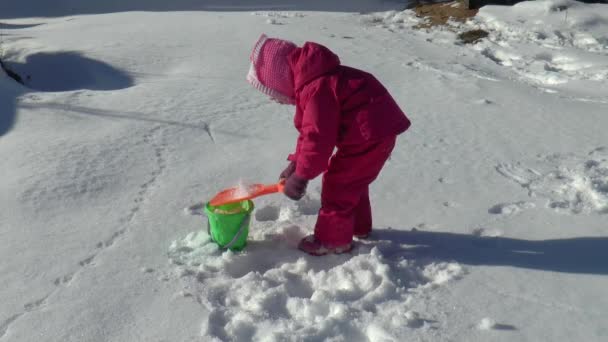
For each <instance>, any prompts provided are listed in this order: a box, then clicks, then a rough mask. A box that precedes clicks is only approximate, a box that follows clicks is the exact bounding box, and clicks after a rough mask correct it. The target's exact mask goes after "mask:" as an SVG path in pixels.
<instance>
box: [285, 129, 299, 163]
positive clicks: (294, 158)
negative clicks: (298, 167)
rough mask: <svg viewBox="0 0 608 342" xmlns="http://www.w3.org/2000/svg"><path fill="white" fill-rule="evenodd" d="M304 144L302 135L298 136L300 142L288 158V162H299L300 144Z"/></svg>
mask: <svg viewBox="0 0 608 342" xmlns="http://www.w3.org/2000/svg"><path fill="white" fill-rule="evenodd" d="M301 143H302V135H301V134H300V135H299V136H298V142H297V143H296V150H295V151H294V152H293V153H292V154H290V155H289V156H288V157H287V160H289V161H292V162H297V161H298V151H300V144H301Z"/></svg>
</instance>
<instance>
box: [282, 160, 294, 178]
mask: <svg viewBox="0 0 608 342" xmlns="http://www.w3.org/2000/svg"><path fill="white" fill-rule="evenodd" d="M295 171H296V163H295V162H291V163H289V165H287V167H286V168H285V170H283V172H281V175H280V176H279V179H287V178H289V176H291V175H292V174H293V173H294V172H295Z"/></svg>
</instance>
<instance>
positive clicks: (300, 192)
mask: <svg viewBox="0 0 608 342" xmlns="http://www.w3.org/2000/svg"><path fill="white" fill-rule="evenodd" d="M307 186H308V180H306V179H304V178H300V177H298V176H297V175H296V174H295V173H292V174H291V176H289V178H287V181H286V182H285V188H284V189H283V193H284V194H285V196H287V197H289V198H291V199H292V200H294V201H298V200H300V199H301V198H302V197H303V196H304V194H305V193H306V187H307Z"/></svg>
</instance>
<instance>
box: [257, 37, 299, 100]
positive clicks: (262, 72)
mask: <svg viewBox="0 0 608 342" xmlns="http://www.w3.org/2000/svg"><path fill="white" fill-rule="evenodd" d="M296 48H297V46H296V45H295V44H294V43H292V42H290V41H287V40H282V39H275V38H268V37H267V36H266V35H265V34H263V35H262V36H261V37H260V39H258V41H257V43H256V44H255V46H254V48H253V51H252V52H251V56H250V57H249V59H250V60H251V67H250V68H249V73H248V74H247V81H248V82H249V83H251V85H253V86H254V87H255V88H256V89H258V90H259V91H261V92H262V93H264V94H266V95H268V96H270V97H271V98H273V99H275V100H277V101H278V102H280V103H286V104H294V103H295V95H294V83H293V73H292V71H291V67H290V66H289V61H288V59H287V57H288V56H289V54H290V53H291V52H292V51H294V50H295V49H296Z"/></svg>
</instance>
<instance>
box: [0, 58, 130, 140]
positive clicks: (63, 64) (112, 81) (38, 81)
mask: <svg viewBox="0 0 608 342" xmlns="http://www.w3.org/2000/svg"><path fill="white" fill-rule="evenodd" d="M3 64H4V65H5V66H6V67H7V69H9V70H11V71H12V72H14V73H16V74H17V75H19V76H20V79H21V81H22V82H23V84H24V85H25V87H24V86H22V85H21V84H18V83H17V82H16V81H15V80H12V79H10V78H9V77H8V75H7V74H6V73H5V72H4V71H0V137H2V136H3V135H5V134H7V133H8V132H9V131H10V130H11V129H12V128H13V126H14V124H15V121H16V120H17V118H16V116H17V106H18V100H17V99H18V97H19V96H21V95H23V94H26V93H28V91H29V90H30V89H28V87H29V88H31V89H35V90H40V91H74V90H82V89H89V90H116V89H123V88H127V87H130V86H132V85H133V84H134V82H133V78H132V77H131V76H129V75H128V74H127V73H124V72H122V71H120V70H118V69H116V68H114V67H112V66H110V65H108V64H106V63H103V62H101V61H97V60H94V59H91V58H88V57H84V56H81V55H80V54H78V53H75V52H57V53H37V54H33V55H30V56H28V57H27V59H26V61H25V63H18V62H10V61H5V62H4V63H3ZM21 106H22V107H25V106H27V105H21ZM97 114H99V115H101V114H103V113H97Z"/></svg>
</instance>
